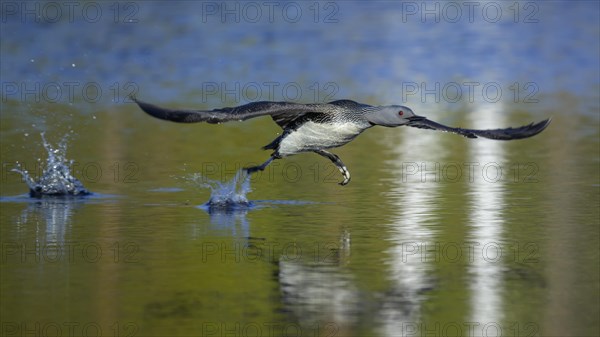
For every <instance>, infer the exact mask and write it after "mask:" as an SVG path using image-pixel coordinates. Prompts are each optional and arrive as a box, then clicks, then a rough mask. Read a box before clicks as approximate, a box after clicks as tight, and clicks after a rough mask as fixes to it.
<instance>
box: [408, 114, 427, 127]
mask: <svg viewBox="0 0 600 337" xmlns="http://www.w3.org/2000/svg"><path fill="white" fill-rule="evenodd" d="M407 120H408V123H407V124H408V125H411V124H413V125H414V124H418V123H419V122H421V121H424V120H427V118H426V117H423V116H416V115H415V116H412V117H408V118H407Z"/></svg>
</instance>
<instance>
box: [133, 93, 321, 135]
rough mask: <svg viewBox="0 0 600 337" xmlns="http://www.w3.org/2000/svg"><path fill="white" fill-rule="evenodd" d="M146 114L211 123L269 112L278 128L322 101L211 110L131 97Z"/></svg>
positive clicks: (241, 118) (250, 104)
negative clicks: (158, 104)
mask: <svg viewBox="0 0 600 337" xmlns="http://www.w3.org/2000/svg"><path fill="white" fill-rule="evenodd" d="M132 100H133V101H134V102H136V103H137V104H138V105H139V107H140V108H141V109H142V110H144V111H145V112H146V113H147V114H149V115H151V116H153V117H156V118H160V119H164V120H168V121H172V122H177V123H198V122H206V123H211V124H218V123H225V122H230V121H243V120H246V119H250V118H255V117H260V116H265V115H269V116H271V117H272V118H273V120H274V121H275V122H276V123H277V124H278V125H279V126H281V127H282V128H283V127H285V125H287V124H288V123H289V122H291V121H293V120H294V119H296V118H298V117H300V116H302V115H304V114H307V113H310V112H321V110H323V107H322V106H323V104H298V103H290V102H267V101H262V102H253V103H248V104H245V105H240V106H237V107H227V108H221V109H213V110H180V109H168V108H162V107H159V106H156V105H154V104H150V103H146V102H142V101H140V100H138V99H136V98H133V97H132Z"/></svg>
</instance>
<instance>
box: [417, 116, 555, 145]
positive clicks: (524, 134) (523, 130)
mask: <svg viewBox="0 0 600 337" xmlns="http://www.w3.org/2000/svg"><path fill="white" fill-rule="evenodd" d="M550 121H551V119H546V120H543V121H541V122H539V123H535V124H534V123H531V124H529V125H524V126H520V127H516V128H506V129H491V130H475V129H462V128H453V127H450V126H446V125H442V124H439V123H436V122H434V121H430V120H429V119H427V118H425V117H422V116H415V117H413V118H411V119H410V122H409V123H408V124H406V125H408V126H412V127H415V128H421V129H431V130H440V131H445V132H452V133H456V134H459V135H462V136H465V137H467V138H477V137H484V138H489V139H497V140H512V139H522V138H528V137H531V136H535V135H537V134H538V133H540V132H542V131H543V130H544V129H545V128H546V127H547V126H548V125H549V124H550Z"/></svg>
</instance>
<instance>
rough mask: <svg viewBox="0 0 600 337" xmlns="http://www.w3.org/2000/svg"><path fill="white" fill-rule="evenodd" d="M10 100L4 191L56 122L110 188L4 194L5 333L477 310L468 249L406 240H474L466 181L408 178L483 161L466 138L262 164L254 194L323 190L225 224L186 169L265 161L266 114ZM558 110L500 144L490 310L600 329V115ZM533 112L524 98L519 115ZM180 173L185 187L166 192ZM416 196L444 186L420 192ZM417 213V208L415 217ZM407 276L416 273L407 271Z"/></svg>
mask: <svg viewBox="0 0 600 337" xmlns="http://www.w3.org/2000/svg"><path fill="white" fill-rule="evenodd" d="M560 102H561V103H563V104H564V105H565V106H568V105H569V104H570V100H569V99H566V98H565V99H564V100H562V101H560ZM15 106H16V104H13V103H12V102H9V103H8V104H7V105H5V107H6V109H4V110H3V113H2V125H1V131H2V145H1V154H2V161H3V172H2V173H3V176H2V179H3V180H2V196H3V197H6V196H14V195H17V194H20V193H25V192H26V187H25V185H24V184H23V183H22V182H21V181H20V178H19V176H18V175H16V174H12V173H10V172H8V169H9V168H11V166H10V165H11V163H14V162H15V161H19V162H23V163H24V164H25V165H35V163H36V159H37V158H38V157H42V158H43V157H45V155H44V153H43V151H42V146H41V142H40V139H39V137H38V135H37V134H38V132H39V131H41V130H40V129H39V128H40V127H41V126H42V125H46V126H48V127H49V126H50V125H51V128H50V127H49V130H47V137H48V138H49V140H51V141H54V140H55V139H58V138H59V137H60V136H62V135H63V134H64V133H65V132H67V131H68V130H69V129H70V128H72V129H73V130H74V131H75V133H76V137H75V138H74V139H75V140H74V141H72V142H71V143H70V145H69V149H68V154H67V155H68V157H70V158H73V159H75V160H76V161H77V162H79V163H80V164H79V166H78V167H79V169H80V170H79V171H76V172H75V175H76V176H77V177H78V178H80V179H81V181H82V182H83V183H84V185H85V186H86V187H87V188H89V189H90V190H91V191H93V192H97V193H101V194H106V195H114V197H108V198H106V199H92V200H88V201H83V202H80V203H75V204H66V205H65V204H58V205H52V204H50V205H48V204H41V205H36V204H33V203H28V202H2V203H0V207H2V212H1V215H0V217H1V219H2V221H1V223H2V227H1V237H2V264H1V267H2V274H1V275H2V276H1V277H2V280H1V281H2V282H1V289H2V313H3V314H2V316H3V317H2V320H3V323H7V324H8V325H5V327H8V328H11V327H13V325H11V324H12V322H17V323H19V324H21V322H26V326H27V327H28V328H31V329H35V327H36V325H35V322H40V324H41V325H40V328H39V329H42V328H43V327H44V326H48V324H50V323H56V322H58V324H60V325H61V326H63V325H64V322H78V323H79V325H78V326H77V327H75V329H76V330H75V331H78V330H77V329H82V328H83V326H84V325H85V324H86V323H90V322H96V323H97V324H98V325H99V326H101V328H102V330H103V333H104V334H108V333H109V332H110V333H113V332H114V331H115V329H119V333H120V334H121V335H126V334H127V333H128V332H133V331H135V333H136V335H166V334H169V335H179V334H181V335H197V334H200V333H204V334H210V333H213V332H214V333H218V334H221V333H223V331H225V330H227V329H229V330H227V331H235V329H238V332H239V331H242V330H243V329H252V328H254V327H255V326H259V327H260V328H261V329H262V331H263V334H264V333H266V331H268V329H275V330H271V331H277V330H276V329H281V328H282V327H284V328H289V329H292V328H295V327H296V324H297V326H300V327H301V329H303V330H302V331H303V335H327V334H329V333H331V332H332V331H336V333H337V335H351V334H352V335H356V334H370V335H372V334H382V333H384V332H385V331H389V330H386V326H387V325H389V326H391V328H389V329H392V328H393V329H397V328H405V329H412V328H415V327H416V328H417V329H421V330H426V329H429V330H431V329H436V328H439V329H443V328H444V327H447V328H450V327H451V323H457V324H458V325H459V326H461V327H462V328H463V329H466V327H467V325H465V324H466V323H468V322H470V321H471V319H472V317H473V315H474V313H473V311H474V310H476V309H477V305H476V304H475V303H476V302H475V301H474V298H473V297H474V296H476V294H477V292H476V291H475V290H474V289H478V288H477V287H478V285H477V284H476V283H477V280H478V279H477V273H476V272H474V271H473V269H472V265H473V263H472V261H470V260H469V259H468V258H467V257H466V256H463V257H462V258H460V259H457V260H454V259H452V258H450V257H449V255H447V254H446V253H447V252H446V253H444V251H443V250H442V251H441V252H442V253H440V254H439V255H437V257H436V255H435V253H433V255H426V256H425V257H424V258H422V259H418V260H417V261H416V262H414V261H413V263H412V264H411V263H409V262H406V261H403V260H402V259H398V255H396V253H395V252H397V251H398V249H400V250H402V249H406V248H407V247H409V246H407V245H408V244H412V243H416V244H417V245H418V246H419V245H421V246H420V247H422V244H423V243H424V242H425V241H419V240H421V239H420V238H424V239H423V240H426V241H427V242H430V243H432V244H433V247H434V249H435V247H436V246H435V244H436V243H437V244H439V245H440V246H439V247H442V248H443V247H450V246H448V245H449V244H457V245H458V246H462V245H464V244H466V243H468V242H470V241H471V240H474V239H473V237H474V233H475V227H474V226H475V224H473V223H472V220H471V219H472V217H473V214H474V213H475V211H476V207H477V206H476V205H477V204H478V203H477V200H476V199H474V197H473V195H472V193H473V192H472V187H473V186H472V183H471V182H470V181H469V180H468V179H466V176H464V177H463V179H459V180H458V181H450V180H451V179H447V178H448V177H447V176H444V175H443V174H442V175H441V176H438V178H441V179H439V181H437V182H436V181H434V182H431V181H430V182H428V183H422V182H419V181H417V182H414V181H407V182H404V181H402V179H403V177H404V176H403V174H405V172H404V173H403V172H402V171H401V168H402V167H403V166H402V165H403V164H404V165H405V166H406V164H407V163H415V162H417V163H419V162H420V161H421V160H425V161H428V165H430V164H431V162H438V163H439V164H440V165H441V166H442V167H444V165H447V164H448V163H458V164H462V163H465V162H468V161H471V160H472V158H470V156H469V154H468V149H469V146H471V143H470V142H471V141H469V140H466V139H463V138H461V137H458V136H452V135H447V134H436V135H435V136H432V137H434V140H435V142H439V143H440V144H443V151H440V152H435V151H428V149H429V148H418V147H417V148H411V149H405V150H402V151H404V152H402V153H405V154H406V155H405V156H403V157H398V154H397V152H395V150H396V149H397V148H398V147H402V146H403V142H405V141H406V140H407V139H408V138H406V137H409V136H406V135H402V133H407V134H408V135H410V137H419V135H421V134H422V133H424V132H427V131H423V130H408V129H403V128H399V129H384V128H375V129H372V130H369V131H367V132H366V133H365V134H364V135H362V136H361V137H359V138H358V139H357V140H356V141H354V142H353V143H352V144H350V145H348V146H346V147H344V148H341V149H338V150H336V151H335V152H336V153H337V154H339V155H340V157H341V158H343V159H344V161H345V163H346V164H347V165H348V167H349V169H350V170H351V172H352V174H353V181H352V182H351V183H350V184H349V185H348V186H346V187H340V186H339V185H337V182H338V181H339V180H341V177H340V176H339V175H338V172H337V170H335V169H334V168H333V167H332V166H331V165H330V164H329V163H328V162H327V161H326V160H325V159H323V158H321V157H319V156H316V155H311V154H303V155H299V156H295V157H292V158H288V159H284V160H282V161H280V162H279V165H275V166H273V169H272V170H271V171H268V172H266V173H265V174H264V175H262V176H260V177H257V178H255V179H254V180H253V182H252V188H253V190H254V191H253V192H251V193H250V194H249V198H250V199H252V200H265V199H266V200H287V201H289V200H298V201H311V202H315V203H312V204H301V205H293V204H292V205H278V204H271V205H267V206H265V207H263V208H260V209H256V210H251V211H248V212H247V213H241V214H233V215H223V216H222V217H221V218H219V217H215V216H210V215H209V214H207V213H206V212H204V211H202V210H200V209H198V208H196V207H195V206H197V205H200V204H202V203H204V202H205V201H206V200H208V196H209V191H208V190H202V189H198V188H197V187H196V186H193V185H190V184H187V183H186V182H185V181H184V180H182V179H181V178H182V177H184V176H185V175H187V174H190V173H194V172H198V171H202V172H204V173H206V175H207V176H208V177H209V178H213V179H220V180H227V179H229V178H231V177H232V176H233V175H234V174H235V172H236V170H237V169H238V168H239V167H241V166H246V165H247V164H248V163H258V162H262V161H263V160H264V159H265V158H266V157H267V155H268V152H265V151H261V150H260V149H259V148H260V146H262V145H264V144H266V143H268V142H269V141H270V140H271V139H272V138H274V137H276V135H277V133H278V132H280V130H279V129H278V128H277V127H276V126H275V125H274V123H272V122H271V121H270V120H269V119H268V118H264V119H260V120H255V121H249V122H246V123H243V124H242V123H232V124H225V125H220V126H214V125H176V124H171V123H162V122H160V121H157V120H154V119H150V118H147V116H145V115H143V114H142V113H141V112H140V111H138V110H137V109H136V108H135V107H134V106H122V107H115V108H114V109H111V110H106V111H98V112H95V113H89V114H77V113H76V111H74V110H73V109H71V108H69V107H66V106H56V105H52V106H39V107H32V110H31V113H23V114H11V113H7V111H11V109H12V108H14V107H15ZM562 108H564V107H561V106H560V105H559V106H557V108H556V111H549V112H548V113H551V114H552V115H553V117H554V120H553V124H552V125H551V126H550V127H549V128H548V130H546V131H545V132H544V133H542V134H541V135H540V136H538V137H535V138H532V139H529V140H525V141H519V142H510V143H502V144H501V146H502V148H503V152H504V158H503V162H502V163H500V164H501V165H502V166H503V168H504V172H505V174H506V175H505V176H504V177H503V179H502V180H501V181H500V182H498V186H493V187H501V195H502V203H501V204H498V205H497V207H498V208H497V211H498V213H499V214H501V222H500V223H501V225H500V226H501V228H500V232H499V233H500V236H499V237H498V238H497V239H496V240H495V242H496V243H497V244H498V245H499V247H501V248H502V250H503V252H505V253H506V255H503V257H502V259H500V260H499V261H498V262H495V264H494V265H493V266H494V268H495V269H493V272H494V273H495V274H494V275H496V276H498V278H499V279H500V281H499V283H497V284H496V287H497V288H495V289H492V291H493V293H494V294H495V295H494V296H496V298H497V299H498V300H499V303H498V306H497V307H496V308H495V309H496V311H497V312H498V313H499V314H498V315H497V316H495V319H497V321H494V322H495V323H498V324H499V325H501V326H502V327H503V328H504V329H506V330H505V331H508V332H509V333H510V334H515V333H516V331H518V333H519V334H521V335H526V334H528V333H530V332H537V333H538V334H540V335H547V334H552V333H554V332H556V331H570V332H573V333H576V334H582V335H583V334H589V333H593V332H594V331H597V329H598V323H597V320H596V318H597V317H598V305H597V304H598V303H597V299H598V282H599V277H598V263H597V261H598V246H599V242H598V228H599V227H598V219H599V211H598V207H597V205H598V204H599V194H598V186H599V185H598V182H599V181H600V179H599V178H600V176H599V172H598V153H599V144H598V135H599V132H598V127H597V119H595V118H594V117H586V116H589V115H584V114H573V115H568V116H566V115H563V114H561V113H560V111H564V110H562ZM456 114H457V115H465V116H466V115H467V114H468V112H466V111H465V112H457V113H456ZM434 119H435V118H434ZM534 119H538V117H533V116H529V115H527V114H524V113H522V112H520V111H518V110H516V111H514V113H510V114H509V118H508V119H507V120H508V121H510V124H515V125H519V124H522V123H523V122H529V121H530V120H534ZM37 120H40V121H42V122H36V121H37ZM32 123H33V124H36V126H30V125H31V124H32ZM464 123H465V124H466V123H468V122H466V121H465V122H464ZM24 133H28V134H29V135H28V136H24ZM428 137H429V136H428ZM476 141H478V140H476ZM428 146H429V145H428ZM517 164H519V165H524V167H522V166H515V165H517ZM528 165H529V166H528ZM532 165H534V166H535V174H533V175H532V173H531V172H533V171H528V170H530V169H531V167H533V166H532ZM430 167H431V166H430ZM515 167H516V170H517V172H518V173H519V175H516V173H515V171H514V170H515ZM84 168H87V171H86V170H85V169H84ZM97 172H99V173H97ZM299 172H300V173H299ZM463 173H464V172H463ZM429 177H432V176H429ZM528 178H531V179H533V180H531V179H528ZM427 184H433V186H430V185H427ZM428 186H429V187H428ZM173 187H176V188H181V190H180V191H178V190H175V191H171V192H169V191H168V190H167V191H164V190H163V191H160V190H159V191H152V190H155V189H159V188H173ZM430 188H431V189H430ZM411 191H412V192H411ZM419 191H420V192H419ZM490 191H491V190H490ZM410 193H414V194H410ZM411 196H412V197H415V196H417V197H419V196H431V198H429V199H425V201H424V202H422V203H418V202H414V203H413V202H410V201H411V199H410V197H411ZM407 210H411V212H413V213H406V211H407ZM423 213H427V214H423ZM407 214H413V215H415V216H416V217H415V219H422V220H419V222H415V223H411V221H410V219H408V220H407ZM415 221H416V220H415ZM483 225H484V226H485V225H487V224H483ZM489 225H490V226H492V224H489ZM244 226H247V229H244ZM415 229H416V230H417V231H418V233H415ZM245 230H247V232H245ZM420 231H422V233H421V232H420ZM420 233H421V234H422V235H423V236H422V237H421V236H419V235H421V234H420ZM475 239H476V238H475ZM56 247H59V248H68V247H71V248H72V249H73V250H72V252H73V255H72V256H71V255H68V254H67V255H65V254H63V255H61V256H59V257H56ZM71 248H69V249H71ZM411 248H412V247H411ZM404 253H405V254H407V251H404ZM438 253H439V251H438ZM23 254H24V255H23ZM400 256H402V255H400ZM405 257H407V255H405ZM490 265H492V264H489V263H488V264H487V265H486V264H484V267H485V266H487V267H489V266H490ZM409 267H411V268H412V267H414V269H412V270H411V269H410V268H409ZM484 270H485V268H484ZM411 275H416V276H417V281H418V282H417V283H410V282H409V281H407V280H408V277H409V276H411ZM403 282H404V283H403ZM479 287H481V289H485V287H486V284H482V285H479ZM475 314H476V313H475ZM402 320H404V323H405V325H394V324H392V323H390V322H391V321H396V323H398V322H400V323H401V322H402ZM331 323H333V325H331ZM480 323H481V325H485V324H486V323H491V322H480ZM115 324H116V325H115ZM328 324H329V325H328ZM436 324H438V325H436ZM32 326H33V328H32ZM19 327H21V326H20V325H19ZM63 329H65V331H66V328H65V327H64V326H63ZM248 331H251V330H248ZM290 331H291V330H290ZM406 331H410V330H406Z"/></svg>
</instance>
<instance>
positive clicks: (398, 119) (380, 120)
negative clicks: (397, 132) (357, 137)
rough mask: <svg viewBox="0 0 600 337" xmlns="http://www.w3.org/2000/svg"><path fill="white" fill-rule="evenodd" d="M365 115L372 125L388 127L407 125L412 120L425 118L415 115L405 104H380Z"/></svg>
mask: <svg viewBox="0 0 600 337" xmlns="http://www.w3.org/2000/svg"><path fill="white" fill-rule="evenodd" d="M365 117H366V118H367V120H368V121H369V123H371V124H372V125H381V126H387V127H395V126H400V125H405V124H408V123H410V122H411V121H414V120H417V119H423V118H424V117H421V116H417V115H415V113H414V112H413V111H412V110H411V109H410V108H409V107H406V106H403V105H388V106H378V107H375V108H373V109H371V110H369V111H367V113H366V114H365Z"/></svg>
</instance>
